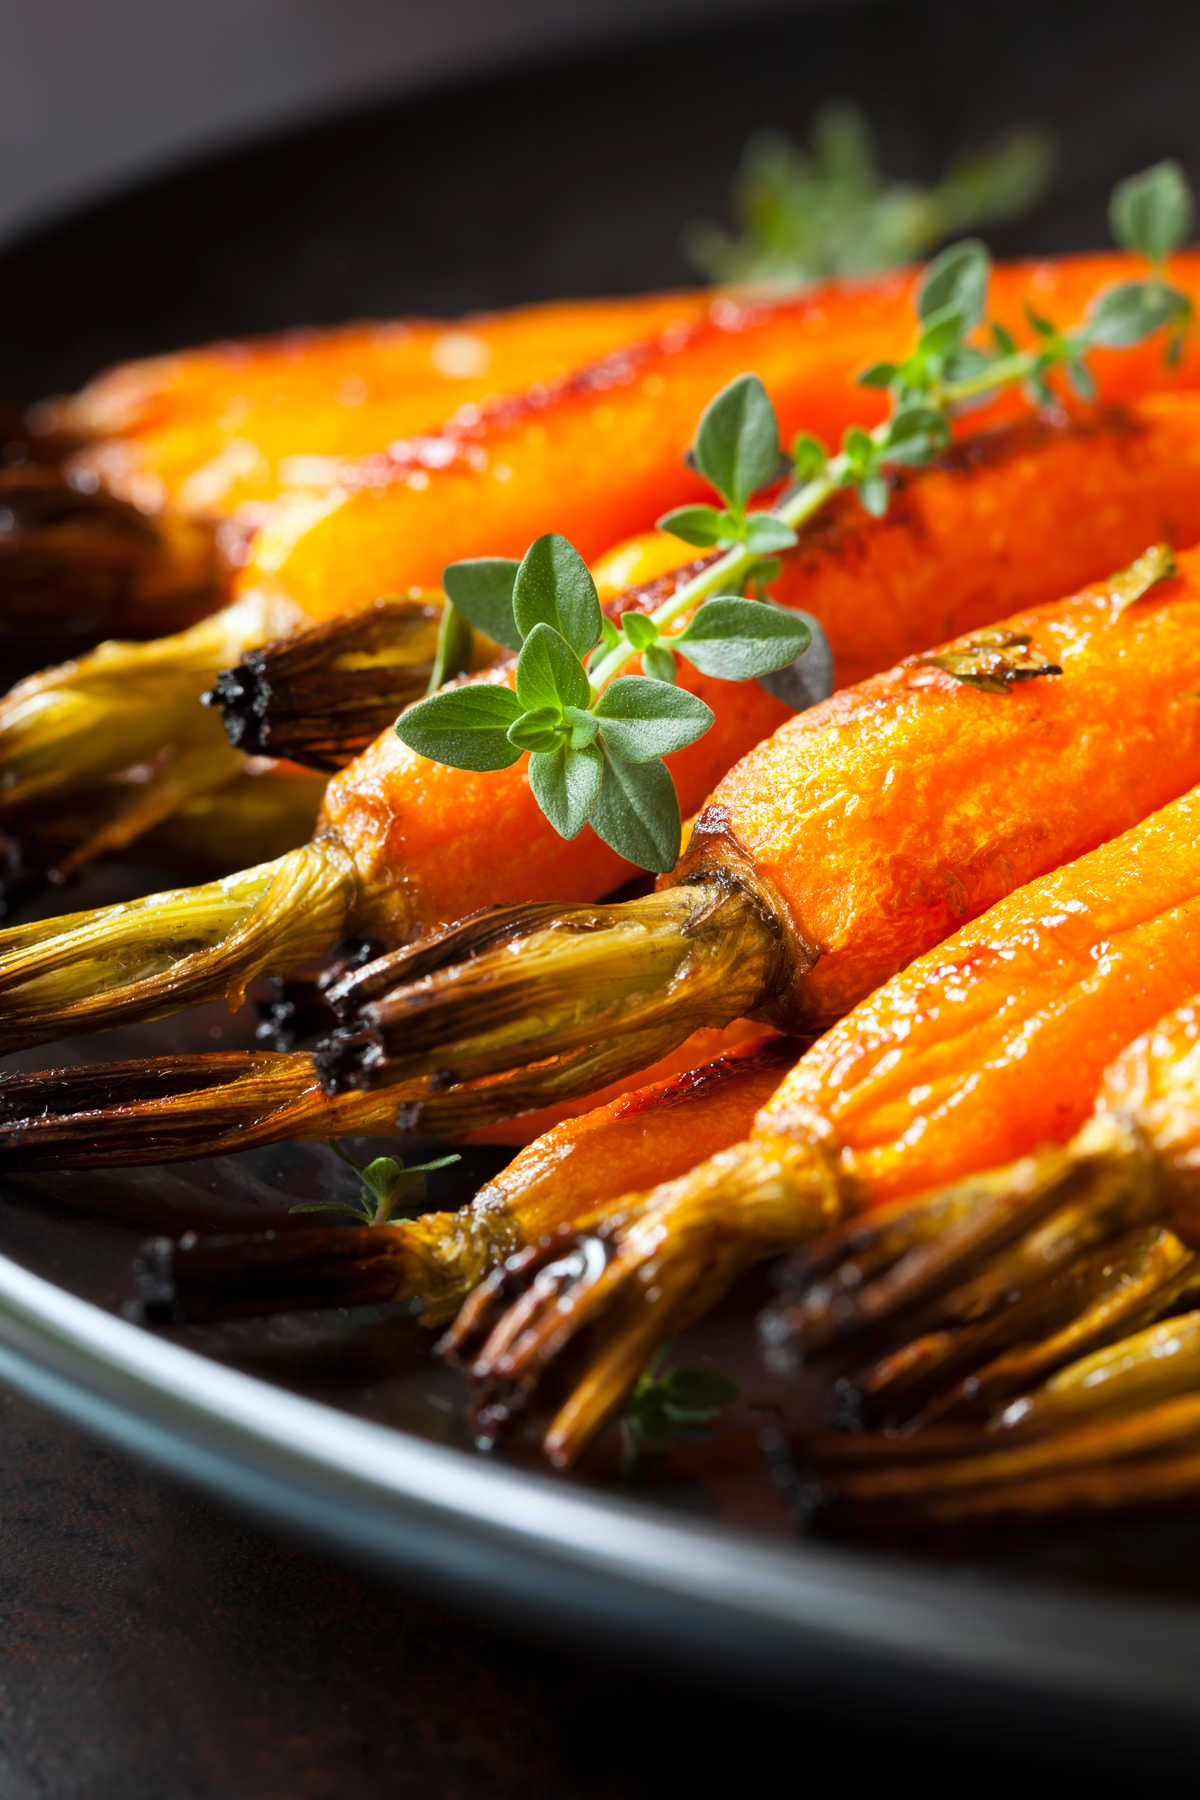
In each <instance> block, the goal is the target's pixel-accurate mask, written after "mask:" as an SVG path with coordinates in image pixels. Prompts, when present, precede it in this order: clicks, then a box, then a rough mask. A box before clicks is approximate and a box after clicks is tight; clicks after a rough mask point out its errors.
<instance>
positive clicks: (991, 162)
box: [683, 102, 1055, 287]
mask: <svg viewBox="0 0 1200 1800" xmlns="http://www.w3.org/2000/svg"><path fill="white" fill-rule="evenodd" d="M1054 162H1055V150H1054V144H1053V141H1052V139H1051V138H1050V137H1049V135H1048V134H1047V133H1046V132H1044V131H1039V130H1037V129H1034V128H1030V127H1026V128H1023V129H1018V130H1016V131H1012V132H1010V133H1009V134H1008V135H1007V136H1005V137H1003V138H999V139H997V140H996V142H994V143H992V144H989V145H986V146H985V147H984V148H983V149H981V150H976V151H972V152H969V153H967V154H966V155H963V156H959V157H956V158H955V159H954V160H953V161H952V162H950V163H949V164H947V166H946V168H945V170H944V171H943V173H942V174H941V175H940V176H939V177H938V178H937V179H936V180H935V181H934V182H932V183H931V184H930V186H928V187H918V186H916V185H915V184H913V183H909V182H899V181H889V180H888V179H887V178H886V177H885V176H884V174H883V172H882V170H881V169H880V166H879V156H878V151H877V147H876V145H875V142H874V138H873V136H872V133H871V128H870V125H869V124H868V122H867V119H866V117H865V116H864V114H863V113H862V112H860V111H859V109H858V108H857V107H855V106H851V105H848V104H847V103H845V102H840V103H836V104H834V105H832V106H829V107H826V108H824V109H823V110H822V111H821V112H819V113H818V114H817V116H816V118H815V119H814V121H813V127H812V133H811V138H810V142H809V144H808V145H807V147H805V148H803V149H802V148H801V147H800V146H799V145H797V144H795V143H793V142H791V140H790V139H788V138H786V137H784V136H782V135H781V134H780V133H778V132H758V133H756V134H755V135H754V136H753V137H752V138H751V139H750V141H749V142H748V144H747V145H746V149H745V152H744V154H743V157H742V163H741V167H740V168H739V170H738V172H737V175H736V177H735V181H734V190H733V212H734V229H733V231H728V230H726V229H724V228H723V227H722V226H719V225H713V224H708V223H704V224H696V225H692V226H691V227H689V229H688V230H687V232H686V233H685V234H684V240H683V247H684V251H685V253H686V254H687V256H688V257H689V258H690V260H691V261H692V262H693V263H694V264H695V266H696V268H697V269H699V271H700V273H701V274H703V275H706V276H707V277H708V278H709V279H710V280H712V281H717V282H747V283H753V284H755V285H759V286H762V285H767V286H772V287H797V286H802V285H803V284H804V283H806V282H810V281H818V280H821V279H822V278H824V277H827V276H831V275H865V274H869V273H870V272H871V271H873V270H875V269H887V268H892V267H894V266H895V265H896V264H897V263H905V262H912V261H913V260H915V259H916V258H919V257H922V256H927V255H928V254H929V252H930V251H931V250H934V249H936V247H937V246H938V245H939V244H943V243H946V242H947V241H948V240H949V239H950V238H953V237H956V236H958V235H960V234H961V233H964V232H968V231H977V230H978V229H979V228H980V227H981V226H984V225H990V224H996V223H999V222H1001V221H1003V220H1006V219H1012V218H1016V217H1018V216H1019V215H1020V214H1021V213H1024V212H1026V211H1028V209H1029V208H1030V207H1031V206H1032V205H1034V204H1035V202H1036V201H1037V200H1038V199H1040V197H1041V195H1042V193H1043V192H1044V191H1045V188H1046V185H1047V182H1048V181H1049V179H1050V176H1051V174H1052V172H1053V168H1054Z"/></svg>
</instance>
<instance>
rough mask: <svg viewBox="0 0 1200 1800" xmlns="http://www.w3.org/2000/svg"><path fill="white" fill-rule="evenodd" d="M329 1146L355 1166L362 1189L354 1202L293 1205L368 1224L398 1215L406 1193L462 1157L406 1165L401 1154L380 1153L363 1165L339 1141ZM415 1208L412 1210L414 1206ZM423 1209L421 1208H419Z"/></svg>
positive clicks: (298, 1209)
mask: <svg viewBox="0 0 1200 1800" xmlns="http://www.w3.org/2000/svg"><path fill="white" fill-rule="evenodd" d="M329 1148H330V1149H331V1150H332V1151H333V1153H334V1155H335V1156H336V1157H337V1158H338V1160H339V1162H344V1163H345V1165H346V1167H347V1168H348V1169H353V1170H354V1173H355V1174H356V1175H357V1176H358V1179H359V1181H360V1182H361V1183H362V1191H361V1193H359V1194H358V1195H356V1197H355V1198H354V1199H353V1200H352V1201H346V1200H308V1201H304V1202H302V1203H301V1204H300V1205H298V1206H293V1207H290V1208H289V1211H291V1212H294V1213H340V1214H341V1215H342V1216H343V1217H345V1218H350V1219H353V1220H355V1221H356V1223H359V1224H362V1223H365V1224H367V1225H386V1224H387V1223H388V1222H389V1220H390V1219H391V1218H392V1217H393V1216H394V1214H395V1211H396V1208H397V1207H398V1206H399V1204H400V1202H401V1201H402V1200H403V1199H404V1198H405V1196H406V1195H407V1194H408V1193H409V1192H410V1191H411V1190H412V1189H414V1188H416V1187H418V1186H423V1184H424V1178H425V1176H426V1175H429V1174H432V1172H433V1170H434V1169H446V1168H449V1167H450V1165H451V1163H456V1162H458V1161H459V1160H460V1158H459V1157H458V1155H457V1154H454V1155H451V1156H439V1157H437V1158H436V1159H435V1160H434V1161H433V1162H427V1163H415V1164H414V1165H413V1166H412V1167H411V1168H407V1169H406V1168H405V1166H404V1164H403V1163H402V1162H401V1160H400V1158H399V1157H396V1156H377V1157H375V1158H374V1160H373V1161H371V1162H369V1163H367V1164H366V1166H365V1167H360V1165H359V1164H358V1163H356V1162H355V1160H354V1158H353V1157H352V1156H351V1155H350V1154H349V1153H348V1152H347V1151H346V1150H344V1149H343V1148H342V1146H341V1145H340V1144H339V1143H337V1142H335V1141H334V1140H333V1139H332V1138H331V1139H330V1140H329ZM410 1210H411V1209H410ZM418 1210H419V1209H418Z"/></svg>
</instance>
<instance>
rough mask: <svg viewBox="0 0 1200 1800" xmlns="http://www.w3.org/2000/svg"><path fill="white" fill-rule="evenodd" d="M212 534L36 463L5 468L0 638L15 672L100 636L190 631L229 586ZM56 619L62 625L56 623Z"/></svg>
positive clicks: (0, 507) (0, 486)
mask: <svg viewBox="0 0 1200 1800" xmlns="http://www.w3.org/2000/svg"><path fill="white" fill-rule="evenodd" d="M228 587H229V580H228V570H227V568H226V565H225V564H224V562H223V560H222V558H221V556H220V555H219V554H218V550H217V545H216V542H215V539H214V538H213V535H212V533H211V531H209V530H208V529H207V528H206V527H205V526H203V525H201V524H200V523H198V522H196V521H193V520H189V519H184V518H174V517H171V518H159V519H151V518H148V517H147V516H146V515H145V514H144V513H142V512H140V511H139V510H138V509H137V508H136V507H134V506H131V505H130V504H129V503H128V502H127V501H123V500H117V499H114V498H113V497H112V496H111V495H108V494H104V493H96V492H89V491H87V490H86V489H81V488H79V487H77V486H73V485H72V484H71V483H70V482H69V481H68V480H67V479H66V478H65V477H64V476H63V475H62V474H61V473H60V472H59V471H58V470H56V469H53V468H47V467H42V466H39V465H36V464H27V465H20V466H18V467H16V468H11V469H4V470H2V471H0V593H2V594H3V597H4V605H3V610H2V615H0V621H2V622H0V644H2V645H3V649H4V666H5V669H6V670H7V671H8V672H9V673H10V675H11V674H14V673H17V672H19V671H21V670H23V669H26V668H30V667H36V666H37V665H38V664H39V663H40V662H43V661H44V660H45V658H46V657H47V656H48V655H52V656H54V658H55V660H56V661H58V660H61V659H62V657H63V656H64V655H70V654H72V653H79V652H81V651H83V650H86V649H90V648H91V646H92V645H93V644H94V643H96V642H97V640H98V639H100V638H105V637H109V636H111V635H112V633H113V632H114V631H120V633H121V635H122V636H123V637H127V638H134V639H142V638H148V637H156V636H158V635H159V634H160V633H161V632H165V631H181V630H183V629H185V628H186V627H187V626H188V625H191V624H193V623H194V622H195V621H196V620H197V619H199V618H201V617H203V616H204V614H206V613H209V612H211V611H213V610H214V608H215V607H217V606H218V605H219V604H220V603H221V601H222V599H223V598H225V596H226V595H227V593H228ZM51 622H52V624H51Z"/></svg>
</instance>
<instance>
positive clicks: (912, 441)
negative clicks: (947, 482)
mask: <svg viewBox="0 0 1200 1800" xmlns="http://www.w3.org/2000/svg"><path fill="white" fill-rule="evenodd" d="M949 437H950V433H949V430H948V428H947V425H946V420H945V415H944V414H942V413H940V412H938V411H937V410H936V408H934V407H932V406H922V405H920V404H917V405H911V404H910V405H908V406H906V407H904V408H902V409H901V411H899V412H898V413H896V414H895V416H894V417H893V418H892V419H890V420H889V421H888V427H887V435H886V437H885V438H884V442H883V452H882V454H883V456H884V458H885V459H886V461H888V462H893V463H911V464H917V465H919V464H921V463H926V462H928V461H929V459H930V457H932V456H934V455H936V453H937V452H938V451H939V450H941V449H942V448H943V447H944V446H945V444H946V443H947V442H948V441H949Z"/></svg>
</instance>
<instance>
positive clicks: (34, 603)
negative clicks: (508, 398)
mask: <svg viewBox="0 0 1200 1800" xmlns="http://www.w3.org/2000/svg"><path fill="white" fill-rule="evenodd" d="M711 304H712V300H711V296H708V295H704V294H694V295H671V294H666V295H649V296H646V297H642V298H637V299H633V300H616V301H577V302H558V303H552V304H550V305H543V306H534V307H526V308H518V309H516V310H514V311H512V312H508V313H499V314H494V315H482V316H478V317H475V318H469V319H465V320H460V321H444V322H434V321H401V322H397V323H391V324H376V325H355V326H346V327H341V328H339V329H336V330H333V331H326V332H314V331H310V332H302V331H298V332H292V333H289V334H286V335H285V336H282V337H278V338H269V339H264V340H258V341H250V342H247V343H240V344H239V343H232V344H219V345H214V346H211V347H208V348H205V349H201V350H194V351H182V352H180V353H179V354H177V355H175V356H166V357H156V358H152V359H150V360H149V361H147V362H141V363H127V364H124V365H122V366H121V367H119V368H117V369H114V370H110V371H109V372H108V374H106V375H103V376H100V377H99V378H98V379H97V380H96V381H95V382H93V383H92V384H90V386H89V387H87V388H85V389H84V391H83V393H82V394H79V395H75V396H74V397H72V398H69V399H66V400H60V401H52V402H47V403H45V404H44V405H42V406H40V407H37V408H35V409H34V410H33V412H32V414H31V416H30V419H29V421H28V427H27V433H26V454H27V456H35V457H37V458H39V459H40V461H41V464H42V466H27V465H23V466H21V467H18V468H14V469H8V470H5V471H2V472H0V500H2V506H0V598H2V605H0V634H2V641H3V643H4V646H5V650H6V661H7V662H8V666H9V667H10V669H11V670H12V671H13V672H14V673H17V672H20V671H21V670H22V669H24V668H26V667H29V666H34V667H36V666H37V664H38V663H39V662H44V661H45V659H46V657H47V656H51V655H52V656H54V659H55V662H56V663H61V661H62V658H63V655H64V653H67V652H70V653H79V652H82V651H83V650H85V649H89V648H91V646H92V645H93V644H94V643H96V642H97V641H98V640H99V639H101V638H107V637H111V636H113V635H116V634H119V635H120V636H121V637H123V638H126V639H135V640H137V639H141V638H146V637H157V636H160V635H162V634H164V633H167V632H179V631H181V630H183V629H185V628H186V627H187V626H189V625H191V624H193V623H194V622H195V621H196V620H197V619H199V618H202V617H203V616H204V615H205V614H206V613H208V612H211V611H212V610H213V609H214V608H215V607H217V606H219V605H221V604H222V603H223V602H226V601H227V600H228V598H229V583H230V567H229V561H228V558H227V556H226V555H225V554H223V553H222V549H221V542H224V543H225V546H226V549H227V550H228V551H229V552H230V553H231V554H234V555H235V557H240V556H241V555H242V554H244V547H243V539H244V537H245V534H246V531H247V530H248V529H249V528H251V527H252V526H253V525H254V524H255V523H256V522H259V521H261V518H262V515H263V509H264V507H265V505H266V504H267V503H268V502H270V501H271V500H273V499H275V498H276V497H277V496H278V494H279V493H280V492H282V491H283V489H284V488H285V487H287V486H289V485H297V484H299V485H302V486H305V487H309V488H317V489H319V488H322V487H324V486H327V485H328V483H329V482H330V481H331V480H332V479H333V478H334V476H335V475H336V473H337V469H338V467H339V465H340V463H341V461H342V460H344V459H345V458H346V457H348V456H351V457H352V456H357V455H362V454H364V453H366V452H368V451H374V450H378V449H379V447H380V446H381V445H387V444H393V443H396V442H397V441H398V440H401V439H406V438H409V437H411V436H412V434H413V433H414V432H416V433H420V432H430V431H434V432H436V431H437V430H438V429H439V428H440V427H441V426H442V425H443V424H444V423H445V421H446V420H447V419H449V418H451V417H453V416H454V415H455V414H456V413H457V412H458V411H460V410H461V409H462V408H463V407H465V406H469V407H475V408H478V407H479V406H480V405H482V404H484V403H486V402H488V401H489V400H493V399H494V398H495V397H497V396H500V395H505V394H508V393H511V392H523V391H526V390H528V389H529V387H530V385H531V384H532V383H545V382H547V381H554V380H556V379H560V378H561V377H562V376H563V375H564V374H566V373H567V372H568V371H569V370H571V369H572V368H576V367H578V366H580V365H581V364H584V365H586V364H587V363H588V362H590V361H591V360H593V359H594V358H596V357H598V356H603V355H605V354H606V353H609V352H611V351H612V350H613V349H614V348H616V347H617V346H618V345H620V344H623V343H627V342H629V341H631V340H634V341H637V340H640V339H641V338H642V337H644V336H646V335H648V334H649V335H657V334H659V333H661V332H663V331H666V330H669V329H680V328H686V327H687V325H688V324H689V323H690V322H692V321H693V320H695V319H697V318H698V317H703V316H704V314H705V313H706V312H707V311H708V309H709V307H710V305H711ZM54 465H58V466H57V467H56V466H54ZM233 515H237V518H238V530H237V532H236V533H234V534H232V535H230V534H229V533H228V532H226V533H224V534H221V539H220V541H219V535H218V533H217V532H216V530H215V526H216V522H217V520H218V519H222V518H224V519H226V520H228V519H229V518H230V517H231V516H233ZM621 585H622V586H625V585H628V583H622V584H621ZM239 647H240V646H239ZM39 652H40V654H39Z"/></svg>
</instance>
